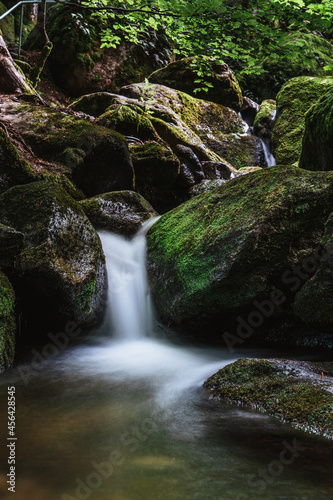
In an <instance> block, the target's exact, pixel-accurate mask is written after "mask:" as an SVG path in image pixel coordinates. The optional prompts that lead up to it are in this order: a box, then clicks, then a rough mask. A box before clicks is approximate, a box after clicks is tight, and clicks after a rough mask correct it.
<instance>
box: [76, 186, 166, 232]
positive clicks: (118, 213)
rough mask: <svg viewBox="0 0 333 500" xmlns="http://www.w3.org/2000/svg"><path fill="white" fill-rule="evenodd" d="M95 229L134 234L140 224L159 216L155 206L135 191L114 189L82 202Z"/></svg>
mask: <svg viewBox="0 0 333 500" xmlns="http://www.w3.org/2000/svg"><path fill="white" fill-rule="evenodd" d="M80 204H81V206H82V208H83V210H84V212H85V214H86V216H87V217H88V219H89V220H90V222H91V223H92V224H93V226H94V227H95V229H106V230H108V231H111V232H113V233H117V234H121V235H123V236H133V235H134V234H135V233H136V232H137V231H138V229H139V228H140V226H141V225H142V224H143V223H144V222H146V221H147V220H148V219H150V218H151V217H155V216H157V213H156V212H155V210H154V209H153V207H152V206H151V205H150V203H148V201H147V200H145V199H144V198H143V197H142V196H141V195H140V194H138V193H135V192H134V191H113V192H112V193H105V194H101V195H99V196H95V197H94V198H89V199H88V200H84V201H81V202H80Z"/></svg>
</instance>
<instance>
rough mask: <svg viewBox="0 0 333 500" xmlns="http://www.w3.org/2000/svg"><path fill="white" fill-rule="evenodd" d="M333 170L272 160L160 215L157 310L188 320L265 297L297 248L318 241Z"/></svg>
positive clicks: (154, 243) (153, 243)
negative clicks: (321, 170)
mask: <svg viewBox="0 0 333 500" xmlns="http://www.w3.org/2000/svg"><path fill="white" fill-rule="evenodd" d="M332 175H333V174H331V173H327V174H325V175H324V174H318V173H309V172H306V173H305V171H302V170H301V169H298V168H292V167H290V168H288V167H284V168H282V167H271V168H270V169H263V170H259V171H256V172H253V173H251V174H248V175H244V176H240V177H238V178H237V179H234V180H232V181H229V182H227V183H225V184H224V185H223V186H221V187H219V188H216V189H214V190H213V191H211V192H209V193H207V194H204V195H201V196H197V197H195V198H193V199H192V200H190V201H187V202H186V203H184V204H183V205H181V206H179V207H177V208H175V209H174V210H172V211H171V212H169V213H168V214H165V215H164V216H162V218H161V219H160V220H159V221H158V222H157V223H156V224H154V226H153V227H152V228H151V230H150V231H149V233H148V245H149V268H150V279H151V283H152V293H153V298H154V301H155V304H156V307H157V309H158V312H159V313H160V314H161V315H162V316H163V317H164V318H167V320H168V321H175V322H176V323H179V322H183V324H184V325H186V326H187V327H193V326H195V324H196V323H197V324H200V322H204V321H206V320H207V319H208V318H211V320H213V318H214V317H215V316H216V315H223V314H224V313H228V312H230V311H232V310H235V309H236V308H244V307H250V306H251V304H252V302H253V300H255V299H257V300H259V299H260V298H266V297H268V296H269V294H270V292H271V290H272V289H273V288H274V283H275V282H276V280H277V279H281V276H282V274H283V272H284V271H285V270H286V269H288V267H289V266H290V265H291V263H294V262H297V259H298V252H300V254H299V255H303V256H304V254H305V255H308V254H309V252H310V253H311V252H312V250H313V249H314V248H315V246H316V244H318V243H319V241H320V238H321V234H322V231H323V229H324V223H325V219H326V217H327V216H328V215H329V213H330V212H331V210H332V209H333V201H332V197H331V192H332V187H331V186H332V180H333V178H332ZM304 235H306V238H305V237H304ZM280 286H281V285H280ZM252 307H253V306H252Z"/></svg>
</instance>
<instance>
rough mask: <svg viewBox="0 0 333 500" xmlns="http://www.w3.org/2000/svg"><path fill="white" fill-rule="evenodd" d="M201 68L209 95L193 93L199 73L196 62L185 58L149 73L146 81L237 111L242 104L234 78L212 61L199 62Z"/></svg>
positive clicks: (192, 58) (221, 66)
mask: <svg viewBox="0 0 333 500" xmlns="http://www.w3.org/2000/svg"><path fill="white" fill-rule="evenodd" d="M201 64H202V65H205V66H206V73H207V76H206V77H205V78H206V81H207V82H209V84H210V85H211V86H210V88H209V90H208V92H204V91H201V92H195V93H194V90H195V89H197V88H198V86H200V85H198V84H197V83H195V80H197V79H198V75H197V71H200V69H201V68H200V69H199V66H198V63H197V60H196V59H195V58H194V57H187V58H184V59H180V60H178V61H174V62H171V63H170V64H168V66H166V67H164V68H161V69H158V70H157V71H155V72H154V73H152V74H151V75H150V77H149V80H150V81H151V82H152V83H157V84H161V85H165V86H167V87H170V88H172V89H177V90H180V91H183V92H186V93H187V94H190V95H192V96H195V97H198V98H201V99H205V100H207V101H212V102H216V103H220V104H223V106H228V107H230V108H233V109H236V110H237V111H238V110H239V109H240V107H241V105H242V101H243V97H242V92H241V89H240V87H239V84H238V82H237V79H236V77H235V76H234V74H233V73H232V72H231V71H230V69H229V68H228V66H227V65H226V64H217V63H216V62H215V61H214V60H213V59H212V58H209V57H206V58H205V57H203V58H201Z"/></svg>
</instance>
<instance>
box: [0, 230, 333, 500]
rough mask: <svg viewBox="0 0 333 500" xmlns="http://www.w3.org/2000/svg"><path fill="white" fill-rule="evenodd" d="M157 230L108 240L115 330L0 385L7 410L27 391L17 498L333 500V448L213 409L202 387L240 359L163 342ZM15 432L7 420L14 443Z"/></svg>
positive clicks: (236, 412)
mask: <svg viewBox="0 0 333 500" xmlns="http://www.w3.org/2000/svg"><path fill="white" fill-rule="evenodd" d="M151 223H152V222H150V224H151ZM146 229H147V226H146V227H145V228H144V229H143V232H141V233H138V234H137V235H136V236H135V237H134V238H133V239H132V240H126V239H123V238H120V237H119V236H115V235H112V234H107V233H102V234H101V238H102V242H103V247H104V251H105V254H106V258H107V267H108V277H109V304H108V308H109V309H108V315H107V319H106V322H105V324H104V325H103V328H102V329H101V330H100V331H99V332H96V331H95V332H93V335H92V336H91V338H90V339H88V340H87V343H86V344H83V339H81V341H80V345H79V346H77V345H76V346H74V347H73V346H72V347H70V346H68V347H67V348H64V350H63V351H62V352H60V353H59V355H58V357H55V358H54V357H52V358H50V359H49V360H45V361H44V362H43V363H42V364H41V365H40V364H39V365H38V363H36V361H33V362H30V363H29V362H27V363H26V364H25V365H20V366H19V367H18V368H20V370H18V369H16V371H15V369H14V370H13V371H12V372H9V373H8V374H7V376H6V377H5V378H4V379H2V381H1V379H0V398H1V401H7V391H8V387H12V386H15V388H16V398H17V409H16V419H17V424H18V425H17V436H18V453H17V457H16V463H15V467H16V470H17V476H16V477H17V482H16V491H15V499H16V500H26V499H27V498H33V499H34V500H80V499H81V500H83V499H84V500H87V499H89V498H94V500H142V499H143V498H144V499H145V500H157V499H159V498H163V500H192V499H193V498H195V499H196V500H254V499H255V500H281V499H282V498H283V499H288V500H296V499H302V500H303V499H304V500H305V499H309V500H310V499H312V498H316V500H328V499H331V498H332V497H333V487H332V485H331V483H330V481H331V471H332V466H333V463H332V458H331V455H330V453H331V448H330V443H328V444H327V446H326V444H325V442H323V441H322V440H318V441H316V440H315V439H314V438H311V437H308V436H304V434H302V433H300V432H297V431H295V430H294V429H290V428H289V427H285V426H283V424H281V423H279V422H276V421H273V420H271V419H270V418H268V417H267V416H265V415H261V414H258V413H256V412H255V411H251V410H244V409H240V408H238V407H236V406H232V405H229V404H228V403H224V404H220V403H216V402H214V401H208V400H207V398H206V396H204V395H203V390H202V389H201V388H200V386H201V385H202V382H203V381H204V380H205V379H206V378H207V377H208V376H209V375H211V374H213V373H214V372H215V371H217V369H218V368H221V367H223V366H224V365H226V364H227V363H229V362H232V361H233V360H234V359H235V355H232V354H230V353H229V352H228V351H227V350H226V349H223V348H221V349H218V348H214V349H213V348H211V349H210V348H207V347H203V346H201V347H193V346H190V345H179V344H178V345H173V344H172V343H170V342H168V341H166V340H163V339H161V338H158V335H157V334H156V332H154V328H153V326H152V324H153V322H152V320H151V313H150V307H149V300H148V299H149V296H148V291H147V281H146V270H145V237H144V234H143V233H144V231H145V230H146ZM267 354H268V353H267V351H266V352H263V351H261V352H259V351H258V350H256V351H255V352H250V351H244V352H243V353H240V352H239V353H238V355H237V357H240V356H241V355H243V356H247V357H248V356H256V357H259V356H267ZM272 354H273V355H276V353H272ZM34 356H35V350H34ZM18 373H20V374H22V373H23V374H28V375H25V377H24V378H23V379H22V378H20V376H19V375H18ZM5 406H6V405H4V407H5ZM7 423H8V422H7V414H6V412H5V411H4V412H2V413H0V433H3V434H1V435H0V437H1V439H0V442H2V443H5V442H6V439H7V438H8V436H7V435H6V429H7ZM295 439H297V443H301V444H302V446H303V447H304V449H305V450H306V451H305V452H302V454H301V456H300V458H297V459H296V460H295V463H293V464H292V466H291V467H289V465H284V466H283V467H282V469H283V470H282V469H278V471H279V474H280V475H279V476H278V477H277V476H276V470H277V469H276V466H275V465H274V464H280V462H277V460H278V459H279V457H281V450H282V449H283V448H282V443H283V442H287V443H293V442H294V441H295ZM7 450H8V449H7V448H6V446H5V445H4V446H2V447H0V496H1V498H2V499H3V500H10V499H11V498H12V493H10V492H8V491H7V486H6V481H7V476H6V474H7V473H8V464H7V459H8V454H7ZM284 463H287V462H284ZM2 464H4V467H3V465H2ZM267 465H268V471H270V470H272V471H273V472H274V475H272V474H271V475H270V476H268V480H267V482H264V480H263V479H262V477H265V476H263V475H259V473H260V474H261V471H264V472H265V471H266V468H267ZM311 465H312V467H311ZM270 467H271V469H270ZM258 471H259V472H258Z"/></svg>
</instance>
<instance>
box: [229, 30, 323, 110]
mask: <svg viewBox="0 0 333 500" xmlns="http://www.w3.org/2000/svg"><path fill="white" fill-rule="evenodd" d="M332 54H333V51H332V43H331V42H330V41H328V40H326V39H325V38H323V37H322V36H320V34H318V35H317V34H314V33H302V32H290V31H289V32H285V33H281V35H280V43H279V47H278V49H276V50H275V51H274V53H273V52H270V53H269V55H267V56H264V57H262V56H260V52H259V56H258V60H257V67H258V68H260V69H261V70H262V72H261V73H260V74H259V75H258V74H242V75H240V74H238V73H237V72H236V76H237V77H238V80H239V82H240V84H241V88H242V89H243V92H244V94H245V95H247V96H249V97H251V98H252V99H254V100H255V101H258V102H261V101H262V100H264V99H275V98H276V95H277V93H278V92H279V91H280V89H281V87H282V86H283V85H284V84H285V83H286V82H287V81H288V80H289V79H290V78H294V77H297V76H302V75H305V76H316V77H321V76H322V77H325V76H327V75H332V71H326V70H325V69H324V67H325V66H332V65H333V55H332Z"/></svg>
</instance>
